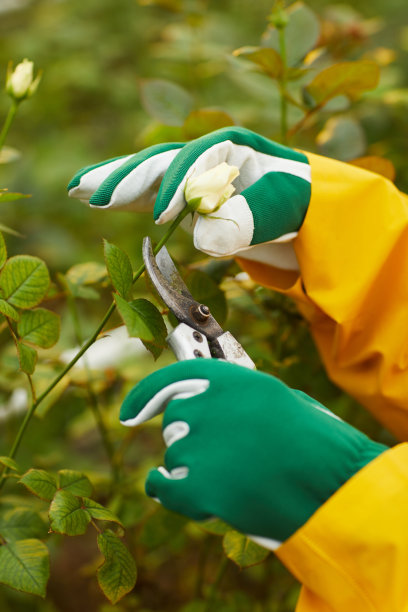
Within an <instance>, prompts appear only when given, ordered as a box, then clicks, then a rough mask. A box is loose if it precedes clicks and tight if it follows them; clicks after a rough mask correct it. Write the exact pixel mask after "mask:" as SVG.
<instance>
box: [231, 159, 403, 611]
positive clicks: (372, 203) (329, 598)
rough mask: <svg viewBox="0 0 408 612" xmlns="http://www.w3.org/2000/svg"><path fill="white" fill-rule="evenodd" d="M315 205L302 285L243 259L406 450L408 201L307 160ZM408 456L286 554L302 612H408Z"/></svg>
mask: <svg viewBox="0 0 408 612" xmlns="http://www.w3.org/2000/svg"><path fill="white" fill-rule="evenodd" d="M306 155H307V157H308V159H309V162H310V164H311V168H312V197H311V202H310V205H309V209H308V212H307V215H306V218H305V221H304V223H303V225H302V227H301V229H300V231H299V234H298V236H297V237H296V239H295V241H294V248H295V252H296V256H297V259H298V262H299V267H300V273H295V272H288V271H283V270H278V269H277V268H273V267H271V266H268V265H265V264H260V263H258V262H253V261H249V260H245V259H240V260H239V263H240V264H241V266H242V267H243V269H245V270H246V271H247V272H248V273H249V274H250V275H251V277H252V278H253V279H254V280H256V281H257V282H259V283H260V284H262V285H264V286H267V287H270V288H273V289H276V290H277V291H280V292H282V293H285V294H287V295H289V296H291V297H292V298H293V299H294V300H295V301H296V302H297V304H298V307H299V310H300V311H301V312H302V314H303V315H304V317H305V318H306V319H307V320H308V321H309V324H310V329H311V332H312V335H313V337H314V339H315V342H316V344H317V347H318V349H319V352H320V354H321V357H322V360H323V362H324V364H325V367H326V370H327V372H328V375H329V376H330V378H331V379H332V380H333V381H334V382H335V383H337V384H338V385H339V386H340V387H342V388H343V389H344V390H345V391H347V392H348V393H350V394H351V395H352V396H354V397H355V398H356V399H357V400H359V401H360V402H361V404H363V405H364V406H366V408H367V409H368V410H370V411H371V412H372V413H373V414H374V416H375V417H376V418H377V419H378V420H379V421H381V422H382V423H383V424H384V425H385V426H386V427H387V428H388V429H389V430H390V431H392V432H393V433H394V435H395V436H397V438H399V439H400V440H408V198H407V196H406V195H404V194H402V193H401V192H399V191H398V189H397V188H396V187H395V186H394V185H393V183H391V182H390V181H388V180H387V179H385V178H384V177H382V176H380V175H377V174H374V173H372V172H369V171H366V170H363V169H361V168H357V167H355V166H351V165H348V164H344V163H342V162H338V161H335V160H331V159H327V158H323V157H319V156H317V155H313V154H310V153H307V154H306ZM407 517H408V445H405V444H401V445H399V446H397V447H396V448H394V449H391V450H389V451H387V452H386V453H384V454H383V455H380V456H379V457H378V458H377V459H376V460H375V461H374V462H372V463H370V464H369V465H368V466H366V467H365V468H364V469H363V470H361V472H359V473H358V474H356V475H355V476H354V477H353V478H352V479H351V480H350V481H349V482H347V483H346V484H345V485H344V486H343V487H342V488H341V489H340V490H339V491H338V492H337V493H336V494H335V495H334V496H333V497H331V498H330V499H329V500H328V501H327V502H326V503H325V504H324V505H323V506H322V507H321V508H320V509H319V510H318V511H317V512H316V513H315V514H314V515H313V516H312V517H311V518H310V519H309V521H308V522H307V523H306V524H305V525H304V526H303V527H302V528H301V529H300V530H299V531H298V532H296V534H294V535H293V536H292V537H291V538H290V539H289V540H288V541H287V542H285V543H284V544H283V545H282V546H281V547H280V548H279V549H278V550H277V554H278V556H279V557H280V558H281V560H282V561H283V562H284V563H285V565H287V566H288V568H289V569H290V570H291V571H292V572H293V574H294V575H295V576H296V577H297V578H298V579H299V580H300V581H301V582H302V583H303V585H304V587H303V590H302V593H301V597H300V600H299V603H298V608H297V610H298V612H311V611H314V612H326V611H327V612H329V611H330V612H337V611H345V610H347V611H353V612H354V611H356V612H365V611H366V610H367V611H368V610H370V611H371V610H376V611H381V612H405V611H408V520H407Z"/></svg>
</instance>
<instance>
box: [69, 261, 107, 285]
mask: <svg viewBox="0 0 408 612" xmlns="http://www.w3.org/2000/svg"><path fill="white" fill-rule="evenodd" d="M106 275H107V271H106V268H105V266H104V265H103V264H100V263H98V262H96V261H88V262H86V263H82V264H77V265H75V266H72V268H70V269H69V270H68V272H67V273H66V275H65V276H66V278H67V280H68V281H69V282H70V283H72V284H73V285H94V284H96V283H100V282H101V281H102V280H104V279H105V278H106Z"/></svg>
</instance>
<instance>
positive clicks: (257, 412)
mask: <svg viewBox="0 0 408 612" xmlns="http://www.w3.org/2000/svg"><path fill="white" fill-rule="evenodd" d="M164 410H165V413H164V418H163V437H164V441H165V443H166V445H167V447H168V449H167V451H166V454H165V458H164V461H165V467H160V468H158V469H157V470H152V471H151V472H150V473H149V475H148V478H147V481H146V492H147V494H148V495H150V496H151V497H154V498H157V499H158V500H159V501H160V502H161V503H162V504H163V505H164V506H166V508H168V509H170V510H173V511H174V512H178V513H181V514H184V515H186V516H188V517H190V518H192V519H194V520H197V521H201V520H204V519H208V518H210V517H214V516H215V517H219V518H221V519H223V520H224V521H226V522H227V523H229V524H230V525H232V526H233V527H235V528H236V529H238V530H239V531H241V532H243V533H245V534H247V535H249V536H250V537H251V538H252V539H254V540H255V541H257V542H259V543H261V544H263V545H264V546H266V547H267V548H271V549H274V548H277V546H279V544H280V543H281V542H282V541H283V540H286V539H287V538H288V537H289V536H291V535H292V534H293V533H294V532H295V531H296V530H297V529H298V528H299V527H301V526H302V525H303V524H304V523H305V522H306V521H307V520H308V519H309V517H311V516H312V514H313V513H314V512H316V510H317V509H318V508H319V507H320V506H321V505H322V504H323V503H324V502H325V501H326V500H327V499H328V498H329V497H330V496H332V495H333V494H334V493H335V492H336V491H337V489H339V488H340V487H341V486H342V485H343V484H344V483H345V482H346V481H347V480H349V478H351V477H352V476H353V475H354V474H355V473H356V472H358V471H359V470H360V469H361V468H363V467H364V466H365V465H366V464H367V463H369V462H370V461H371V460H373V459H374V458H375V457H377V455H379V454H380V453H382V452H383V451H384V450H386V447H385V446H383V445H381V444H378V443H376V442H372V441H371V440H370V439H369V438H367V437H366V436H365V435H364V434H362V433H360V432H359V431H357V430H356V429H354V428H353V427H351V426H350V425H348V424H347V423H345V422H344V421H342V420H341V419H339V418H338V417H336V416H335V415H334V414H332V413H331V412H330V411H329V410H327V409H326V408H325V407H324V406H322V405H321V404H319V403H318V402H316V401H315V400H313V399H312V398H310V397H309V396H308V395H306V394H304V393H302V392H300V391H295V390H293V389H290V388H288V387H287V386H286V385H285V384H284V383H282V382H281V381H279V380H278V379H277V378H274V377H273V376H270V375H268V374H263V373H262V372H257V371H253V370H249V369H246V368H243V367H242V366H238V365H235V364H231V363H227V362H224V361H219V360H216V359H196V360H192V361H181V362H178V363H175V364H173V365H170V366H168V367H166V368H164V369H162V370H159V371H157V372H155V373H154V374H152V375H150V376H148V377H147V378H145V379H144V380H142V381H141V382H140V383H139V384H138V385H137V386H136V387H134V388H133V389H132V390H131V391H130V393H129V394H128V395H127V397H126V398H125V401H124V403H123V405H122V408H121V412H120V420H121V422H122V423H123V424H124V425H128V426H134V425H139V424H140V423H143V422H144V421H147V420H148V419H150V418H152V417H153V416H155V415H157V414H159V413H160V412H163V411H164Z"/></svg>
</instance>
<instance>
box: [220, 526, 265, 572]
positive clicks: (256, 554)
mask: <svg viewBox="0 0 408 612" xmlns="http://www.w3.org/2000/svg"><path fill="white" fill-rule="evenodd" d="M222 546H223V548H224V551H225V554H226V555H227V557H228V558H229V559H231V561H234V563H236V564H237V565H238V566H239V567H241V568H243V567H250V566H251V565H256V564H257V563H262V561H264V560H265V559H266V557H267V556H268V555H269V553H270V551H269V550H267V549H265V548H262V546H259V544H255V542H252V540H250V539H249V538H247V537H246V536H245V535H243V534H242V533H238V531H234V530H232V529H231V530H230V531H227V533H226V534H225V536H224V538H223V540H222Z"/></svg>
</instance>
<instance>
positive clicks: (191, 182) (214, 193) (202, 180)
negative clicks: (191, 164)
mask: <svg viewBox="0 0 408 612" xmlns="http://www.w3.org/2000/svg"><path fill="white" fill-rule="evenodd" d="M238 175H239V170H238V168H237V167H236V166H230V165H229V164H227V163H226V162H222V163H221V164H218V166H215V167H214V168H211V170H207V172H203V174H200V175H199V176H190V178H189V179H187V182H186V186H185V188H184V197H185V198H186V202H187V206H189V208H191V209H192V210H194V211H196V212H198V213H200V214H204V215H208V214H209V213H212V212H215V211H216V210H218V209H219V208H220V206H222V204H224V202H226V201H227V200H228V198H230V197H231V196H232V194H233V193H234V191H235V187H234V186H233V185H232V184H231V183H232V181H233V180H234V179H236V178H237V176H238Z"/></svg>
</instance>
